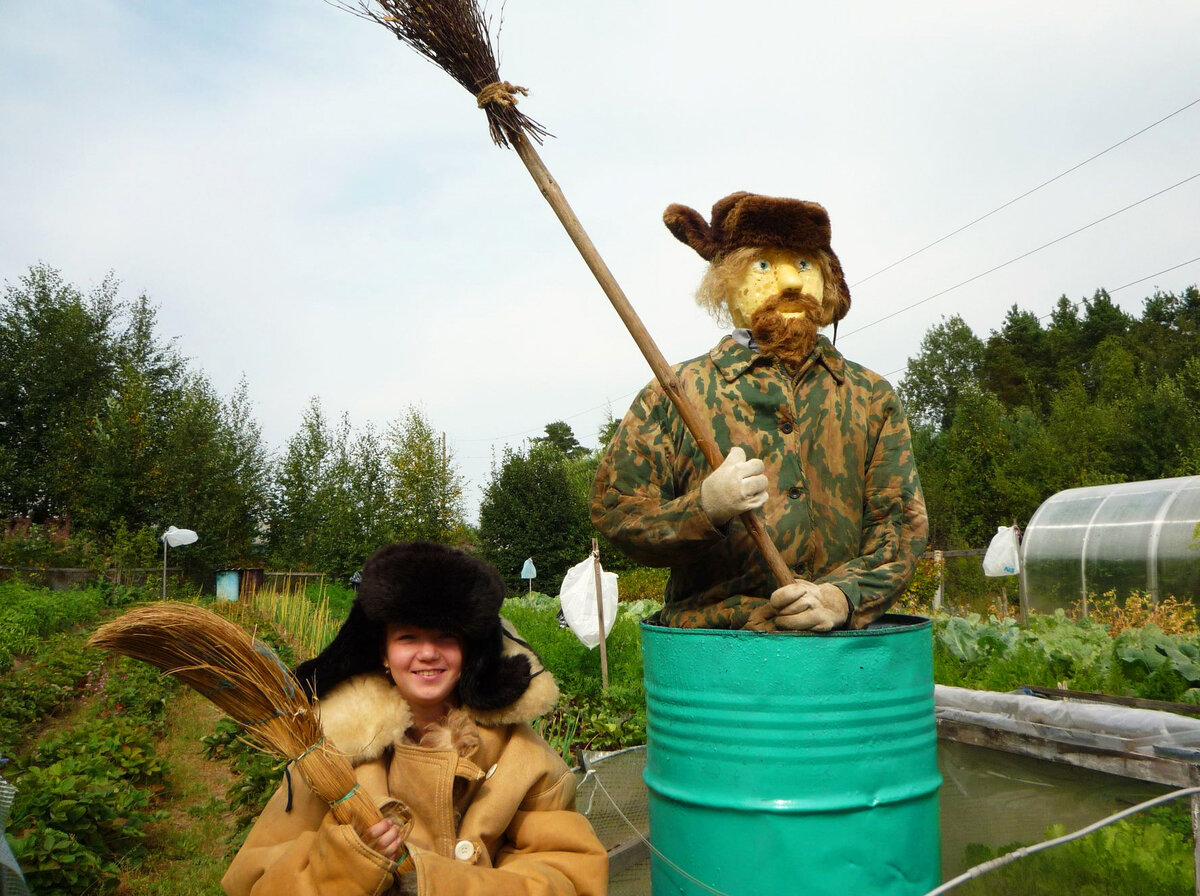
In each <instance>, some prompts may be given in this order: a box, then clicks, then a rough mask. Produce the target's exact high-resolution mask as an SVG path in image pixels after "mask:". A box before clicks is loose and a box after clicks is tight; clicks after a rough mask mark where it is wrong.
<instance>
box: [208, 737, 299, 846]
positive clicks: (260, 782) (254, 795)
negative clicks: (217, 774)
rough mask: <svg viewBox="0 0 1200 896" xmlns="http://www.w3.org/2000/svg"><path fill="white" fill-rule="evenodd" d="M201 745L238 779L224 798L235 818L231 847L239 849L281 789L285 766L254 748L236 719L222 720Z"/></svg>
mask: <svg viewBox="0 0 1200 896" xmlns="http://www.w3.org/2000/svg"><path fill="white" fill-rule="evenodd" d="M201 741H202V742H203V743H204V755H205V756H206V757H207V758H209V759H213V760H218V761H223V762H228V763H229V766H230V768H231V769H232V770H233V773H234V775H235V778H234V781H233V783H232V784H230V785H229V789H228V790H227V791H226V792H225V797H226V799H227V800H228V805H229V807H230V808H231V809H232V810H233V812H234V815H235V818H236V823H235V825H234V829H233V832H232V833H231V834H230V840H229V845H230V847H231V848H233V849H236V848H238V847H240V846H241V845H242V842H243V841H244V840H245V839H246V835H247V834H249V833H250V827H251V825H253V824H254V819H256V818H257V817H258V814H259V813H260V812H262V810H263V807H264V806H266V804H267V801H268V800H269V799H270V798H271V795H272V794H273V793H275V791H276V790H278V789H279V784H280V780H281V779H282V778H283V768H284V765H285V763H281V762H280V761H279V760H278V759H275V758H274V757H272V756H269V755H267V754H266V753H264V752H262V751H261V750H257V749H255V748H254V747H253V746H251V745H250V744H249V743H248V742H247V741H246V740H245V738H244V736H243V735H242V733H241V728H240V727H239V726H238V724H237V722H235V721H233V719H228V718H226V719H222V720H221V721H220V722H218V723H217V730H216V731H214V732H213V733H212V734H209V735H205V736H204V737H202V738H201Z"/></svg>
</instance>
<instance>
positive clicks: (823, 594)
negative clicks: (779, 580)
mask: <svg viewBox="0 0 1200 896" xmlns="http://www.w3.org/2000/svg"><path fill="white" fill-rule="evenodd" d="M771 606H772V607H774V608H775V612H776V615H775V627H776V628H781V629H787V630H789V631H812V632H829V631H833V630H834V629H835V628H840V627H841V626H842V625H843V624H844V623H845V621H846V619H847V618H848V617H849V616H850V602H849V601H848V600H846V592H844V591H842V589H841V588H839V587H838V586H837V585H830V584H828V583H825V584H821V585H817V584H815V583H813V582H807V581H805V580H804V579H797V580H796V581H795V582H793V583H792V584H790V585H784V586H783V587H782V588H780V589H778V590H777V591H775V593H774V594H772V595H771Z"/></svg>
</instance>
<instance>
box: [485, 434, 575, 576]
mask: <svg viewBox="0 0 1200 896" xmlns="http://www.w3.org/2000/svg"><path fill="white" fill-rule="evenodd" d="M591 531H592V530H591V524H590V522H589V520H588V511H587V502H586V500H585V499H584V498H583V497H582V495H581V494H580V492H579V490H578V489H577V488H573V487H572V482H571V475H570V472H569V462H568V461H567V458H566V457H565V456H564V455H563V453H562V452H561V451H560V450H559V449H558V448H557V447H555V446H554V445H551V444H547V443H545V442H534V443H533V444H531V445H530V446H529V448H528V449H527V450H524V451H515V450H513V449H511V448H506V449H505V450H504V457H503V460H502V462H501V464H500V466H499V467H498V468H496V467H494V468H493V469H492V478H491V481H490V482H489V483H488V485H487V487H486V488H485V489H484V494H483V503H482V504H481V505H480V508H479V544H480V553H481V554H482V555H483V557H484V559H485V560H487V561H488V562H490V563H492V564H494V565H495V566H496V567H497V568H498V569H499V570H500V574H501V575H502V576H503V577H504V581H505V583H506V584H507V585H508V586H509V588H511V589H514V590H516V589H519V588H520V585H521V578H520V573H521V566H522V564H523V563H524V562H525V558H527V557H533V559H534V562H535V563H536V565H537V569H538V577H539V578H540V579H541V580H542V581H543V582H545V583H547V584H546V585H544V586H543V587H545V588H550V589H553V591H554V592H555V593H557V591H558V583H559V582H560V581H561V580H562V577H563V576H564V575H565V574H566V572H567V570H568V569H569V568H570V567H572V566H574V565H575V564H576V563H578V562H579V561H580V560H581V559H583V558H584V557H585V556H586V555H587V553H588V551H589V550H590V549H591Z"/></svg>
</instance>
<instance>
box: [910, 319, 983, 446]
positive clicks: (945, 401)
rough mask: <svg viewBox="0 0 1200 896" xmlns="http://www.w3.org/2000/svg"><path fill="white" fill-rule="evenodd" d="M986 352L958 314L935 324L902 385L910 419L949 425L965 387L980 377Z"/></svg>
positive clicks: (912, 362) (939, 427)
mask: <svg viewBox="0 0 1200 896" xmlns="http://www.w3.org/2000/svg"><path fill="white" fill-rule="evenodd" d="M983 354H984V346H983V342H982V341H981V340H980V339H979V337H977V336H976V335H975V334H974V333H973V332H971V328H970V327H968V326H967V325H966V323H965V322H964V321H963V319H962V318H961V317H959V316H958V315H957V314H956V315H954V316H953V317H951V318H949V319H948V320H946V321H944V322H943V323H940V324H937V325H936V326H934V327H932V328H931V329H930V330H929V332H928V333H926V334H925V338H924V339H922V340H921V350H920V352H918V354H917V356H916V357H915V358H910V359H909V360H908V366H907V368H906V372H905V374H904V379H903V381H902V382H901V384H900V386H899V392H900V395H901V397H902V398H903V400H904V409H905V412H906V413H907V414H908V417H909V419H910V420H912V421H913V423H914V424H928V425H931V426H933V427H934V428H935V429H945V428H947V427H949V426H950V424H951V423H952V422H953V419H954V411H955V408H956V407H957V405H958V400H959V395H960V394H961V393H962V390H963V389H967V388H970V386H971V384H973V383H978V381H979V369H980V366H981V365H982V363H983Z"/></svg>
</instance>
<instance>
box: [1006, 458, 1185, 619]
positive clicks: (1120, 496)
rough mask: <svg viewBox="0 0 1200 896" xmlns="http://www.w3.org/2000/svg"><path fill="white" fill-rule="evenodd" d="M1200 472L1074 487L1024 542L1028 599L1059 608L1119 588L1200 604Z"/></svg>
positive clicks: (1050, 506)
mask: <svg viewBox="0 0 1200 896" xmlns="http://www.w3.org/2000/svg"><path fill="white" fill-rule="evenodd" d="M1198 523H1200V476H1185V477H1181V478H1178V479H1157V480H1153V481H1150V482H1125V483H1120V484H1118V485H1098V486H1091V487H1088V488H1073V489H1068V490H1066V491H1062V492H1059V493H1058V494H1056V495H1054V496H1052V497H1051V498H1049V499H1047V500H1046V501H1045V502H1044V503H1043V504H1042V505H1041V507H1039V508H1038V509H1037V511H1036V512H1035V513H1034V514H1033V518H1032V519H1030V521H1029V525H1028V527H1027V528H1026V530H1025V534H1024V537H1023V539H1022V542H1021V560H1022V563H1021V600H1022V603H1023V604H1024V605H1025V606H1026V607H1027V608H1028V609H1030V610H1034V611H1036V612H1040V613H1049V612H1053V611H1054V610H1056V609H1059V608H1067V607H1070V606H1072V605H1073V604H1076V603H1081V602H1083V603H1085V606H1086V602H1087V601H1090V600H1092V599H1094V598H1096V597H1098V596H1101V595H1104V594H1107V593H1109V592H1113V593H1114V594H1115V596H1116V597H1117V598H1118V599H1120V600H1123V599H1124V598H1126V597H1127V596H1128V595H1130V594H1131V593H1134V592H1142V593H1144V594H1149V595H1150V596H1151V597H1152V598H1153V600H1154V601H1155V603H1157V602H1158V601H1160V600H1163V599H1165V598H1168V597H1174V598H1176V599H1177V600H1180V601H1192V602H1196V603H1200V538H1198V535H1200V533H1198V532H1197V524H1198Z"/></svg>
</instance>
